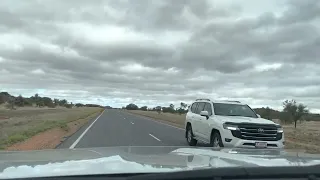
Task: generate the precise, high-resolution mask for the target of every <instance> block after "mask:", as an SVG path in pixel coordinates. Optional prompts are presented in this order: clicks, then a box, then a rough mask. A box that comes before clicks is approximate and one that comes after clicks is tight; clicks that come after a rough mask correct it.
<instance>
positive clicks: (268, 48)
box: [0, 0, 320, 112]
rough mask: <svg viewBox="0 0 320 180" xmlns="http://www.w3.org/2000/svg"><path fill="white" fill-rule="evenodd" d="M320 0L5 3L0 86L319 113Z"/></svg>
mask: <svg viewBox="0 0 320 180" xmlns="http://www.w3.org/2000/svg"><path fill="white" fill-rule="evenodd" d="M319 22H320V1H319V0H288V1H283V0H232V1H231V0H212V1H209V0H208V1H205V0H95V1H90V0H68V1H66V0H28V1H25V0H1V1H0V91H8V92H9V93H12V94H14V95H18V94H22V95H24V96H31V95H33V94H35V93H39V94H40V95H41V96H50V97H56V98H66V99H68V100H70V101H73V102H83V103H89V102H91V103H99V104H102V105H111V106H118V107H121V106H123V105H126V104H128V103H131V102H133V103H136V104H138V105H148V106H155V105H168V104H170V103H175V104H179V103H180V102H181V101H183V102H187V103H189V102H191V101H192V100H194V99H195V98H198V97H210V98H212V99H226V98H228V99H235V100H240V101H243V102H245V103H248V104H249V105H251V106H252V107H261V106H270V107H273V108H278V109H279V108H281V102H282V101H283V100H285V99H292V98H294V99H296V100H297V101H298V102H302V103H305V104H306V105H308V107H309V108H310V109H311V111H314V112H315V111H318V112H319V110H318V109H320V70H319V69H320V59H319V57H320V56H319V55H320V31H319V30H320V23H319Z"/></svg>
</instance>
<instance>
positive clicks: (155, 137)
mask: <svg viewBox="0 0 320 180" xmlns="http://www.w3.org/2000/svg"><path fill="white" fill-rule="evenodd" d="M149 135H150V136H151V137H153V138H154V139H156V140H157V141H161V140H160V139H158V138H157V137H155V136H154V135H152V134H149Z"/></svg>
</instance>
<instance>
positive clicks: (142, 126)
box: [57, 109, 187, 149]
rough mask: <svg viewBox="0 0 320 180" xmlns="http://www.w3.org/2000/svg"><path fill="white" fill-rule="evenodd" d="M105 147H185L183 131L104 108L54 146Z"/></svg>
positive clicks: (144, 118)
mask: <svg viewBox="0 0 320 180" xmlns="http://www.w3.org/2000/svg"><path fill="white" fill-rule="evenodd" d="M108 146H187V142H186V140H185V138H184V130H183V129H180V128H176V127H173V126H170V125H166V124H163V123H160V122H157V121H154V120H152V119H150V118H147V117H142V116H139V115H134V114H130V113H127V112H125V111H122V110H113V109H106V110H105V111H104V112H103V113H102V114H101V115H100V116H99V117H98V118H96V119H93V120H91V121H90V122H89V123H88V124H87V125H85V126H83V127H82V128H81V129H80V130H79V131H77V132H76V133H75V134H73V135H72V136H70V137H69V138H67V139H66V140H65V141H64V142H62V143H61V144H60V145H59V146H58V147H57V148H70V149H73V148H88V147H108Z"/></svg>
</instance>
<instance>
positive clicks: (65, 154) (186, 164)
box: [0, 147, 320, 179]
mask: <svg viewBox="0 0 320 180" xmlns="http://www.w3.org/2000/svg"><path fill="white" fill-rule="evenodd" d="M315 164H320V156H319V155H312V154H305V153H298V152H286V151H283V150H270V149H261V150H259V149H212V148H189V147H106V148H89V149H56V150H43V151H26V152H21V151H20V152H19V151H16V152H0V178H2V179H3V178H18V177H39V176H61V175H82V174H111V173H138V172H168V171H182V170H192V169H198V168H220V167H235V166H246V167H253V166H309V165H315Z"/></svg>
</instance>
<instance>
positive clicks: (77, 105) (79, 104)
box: [75, 103, 84, 107]
mask: <svg viewBox="0 0 320 180" xmlns="http://www.w3.org/2000/svg"><path fill="white" fill-rule="evenodd" d="M75 106H76V107H83V106H84V104H81V103H77V104H75Z"/></svg>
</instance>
